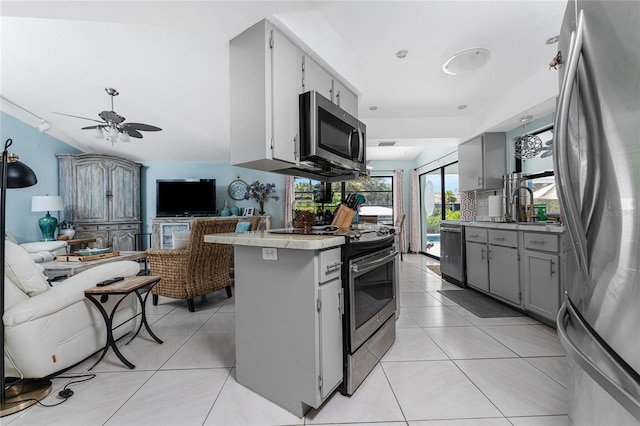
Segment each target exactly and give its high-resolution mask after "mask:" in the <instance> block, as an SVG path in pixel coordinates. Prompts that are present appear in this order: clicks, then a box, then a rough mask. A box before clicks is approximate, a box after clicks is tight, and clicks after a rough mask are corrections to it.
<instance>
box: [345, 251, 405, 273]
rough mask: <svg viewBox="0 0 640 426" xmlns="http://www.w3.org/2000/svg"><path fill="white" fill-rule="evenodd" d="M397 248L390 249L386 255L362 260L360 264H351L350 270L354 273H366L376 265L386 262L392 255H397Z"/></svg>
mask: <svg viewBox="0 0 640 426" xmlns="http://www.w3.org/2000/svg"><path fill="white" fill-rule="evenodd" d="M398 253H399V252H398V250H394V251H390V252H389V255H388V256H385V257H382V258H380V259H376V260H372V261H370V262H364V263H361V264H355V265H351V270H352V271H353V272H356V273H363V274H364V273H366V272H369V271H371V270H372V269H376V268H377V267H378V266H380V265H382V264H384V263H387V262H388V261H390V260H391V259H393V258H394V257H397V256H398Z"/></svg>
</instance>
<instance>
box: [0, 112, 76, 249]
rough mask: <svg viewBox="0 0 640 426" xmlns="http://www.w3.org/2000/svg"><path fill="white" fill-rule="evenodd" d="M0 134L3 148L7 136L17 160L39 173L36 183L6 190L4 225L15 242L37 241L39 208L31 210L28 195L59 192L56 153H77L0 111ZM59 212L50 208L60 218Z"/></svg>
mask: <svg viewBox="0 0 640 426" xmlns="http://www.w3.org/2000/svg"><path fill="white" fill-rule="evenodd" d="M0 138H2V144H3V145H2V149H4V143H5V141H6V140H7V139H9V138H10V139H12V140H13V144H12V145H11V147H10V148H9V152H13V153H14V154H18V156H20V161H21V162H23V163H24V164H26V165H27V166H29V167H31V169H32V170H33V171H34V172H35V174H36V176H37V177H38V183H37V184H35V185H34V186H32V187H29V188H21V189H17V188H16V189H8V190H7V204H6V212H7V222H6V223H7V228H8V229H9V230H10V231H11V232H12V233H13V235H14V236H15V237H16V239H17V240H18V242H20V243H23V242H28V241H39V240H40V238H41V235H42V234H41V233H40V228H39V227H38V219H39V218H40V217H42V216H44V214H43V213H42V212H31V197H32V196H34V195H47V194H49V195H58V159H57V158H56V154H58V153H64V152H68V153H73V154H77V153H80V151H78V150H77V149H75V148H73V147H71V146H69V145H67V144H66V143H64V142H62V141H60V140H58V139H56V138H54V137H52V136H49V135H47V134H46V133H40V132H39V131H38V130H37V129H36V128H35V127H32V126H30V125H28V124H26V123H23V122H22V121H20V120H17V119H15V118H13V117H12V116H10V115H8V114H6V113H4V112H0ZM61 214H62V212H51V215H52V216H54V217H57V218H58V219H59V220H62V219H64V218H63V217H61Z"/></svg>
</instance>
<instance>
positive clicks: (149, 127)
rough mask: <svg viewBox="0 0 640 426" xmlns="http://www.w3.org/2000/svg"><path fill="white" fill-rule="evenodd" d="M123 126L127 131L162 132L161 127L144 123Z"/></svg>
mask: <svg viewBox="0 0 640 426" xmlns="http://www.w3.org/2000/svg"><path fill="white" fill-rule="evenodd" d="M123 126H124V127H126V128H127V129H135V130H142V131H143V132H158V131H160V130H162V129H161V128H160V127H156V126H152V125H150V124H142V123H125V124H123Z"/></svg>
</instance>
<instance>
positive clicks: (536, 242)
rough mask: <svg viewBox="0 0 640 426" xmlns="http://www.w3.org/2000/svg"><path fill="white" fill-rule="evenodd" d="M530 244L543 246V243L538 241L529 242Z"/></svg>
mask: <svg viewBox="0 0 640 426" xmlns="http://www.w3.org/2000/svg"><path fill="white" fill-rule="evenodd" d="M530 242H531V244H537V245H543V244H544V241H540V240H531V241H530Z"/></svg>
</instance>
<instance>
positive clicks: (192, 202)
mask: <svg viewBox="0 0 640 426" xmlns="http://www.w3.org/2000/svg"><path fill="white" fill-rule="evenodd" d="M156 198H157V202H156V215H157V216H210V215H214V214H215V213H216V180H215V179H157V180H156Z"/></svg>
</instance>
